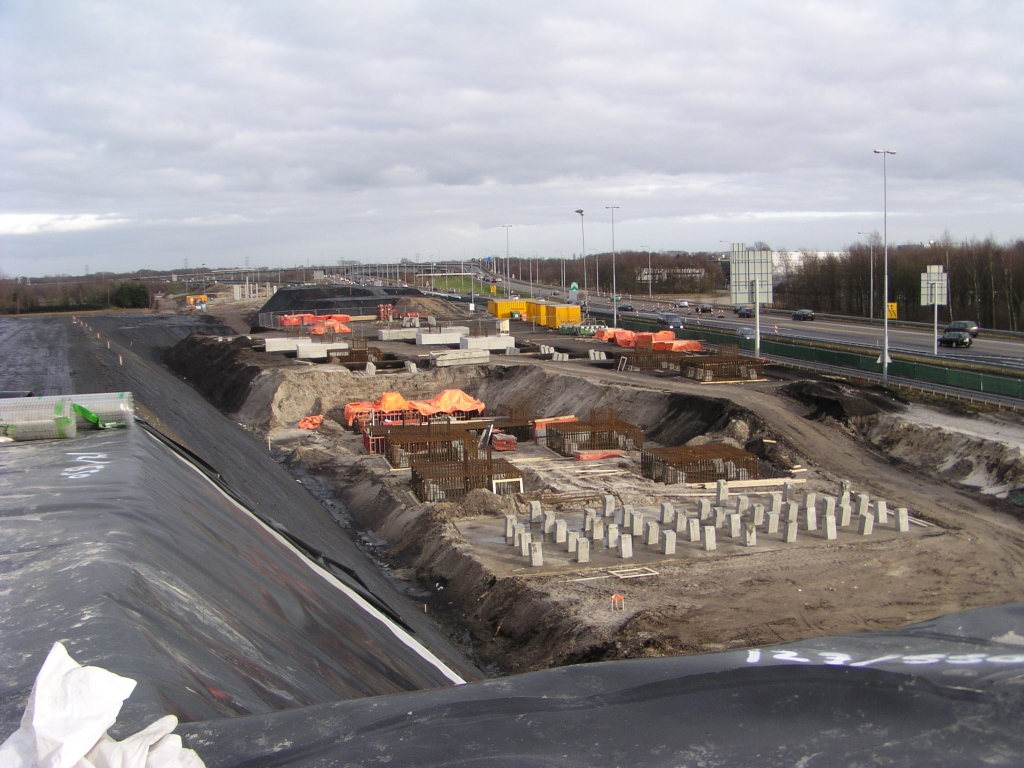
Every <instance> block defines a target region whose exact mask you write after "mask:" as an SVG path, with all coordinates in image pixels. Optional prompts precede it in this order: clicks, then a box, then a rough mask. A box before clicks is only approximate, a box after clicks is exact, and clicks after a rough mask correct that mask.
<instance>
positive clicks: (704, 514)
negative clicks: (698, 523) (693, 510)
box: [697, 499, 711, 521]
mask: <svg viewBox="0 0 1024 768" xmlns="http://www.w3.org/2000/svg"><path fill="white" fill-rule="evenodd" d="M697 517H698V519H700V520H702V521H703V520H707V519H708V518H709V517H711V499H698V500H697Z"/></svg>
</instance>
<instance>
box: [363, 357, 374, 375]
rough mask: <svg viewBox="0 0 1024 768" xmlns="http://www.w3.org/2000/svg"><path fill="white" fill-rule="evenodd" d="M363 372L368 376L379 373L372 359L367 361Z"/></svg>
mask: <svg viewBox="0 0 1024 768" xmlns="http://www.w3.org/2000/svg"><path fill="white" fill-rule="evenodd" d="M363 373H365V374H366V375H367V376H376V375H377V366H376V365H374V364H373V363H371V362H370V361H367V362H366V370H364V371H363Z"/></svg>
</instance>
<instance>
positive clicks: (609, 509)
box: [601, 496, 615, 517]
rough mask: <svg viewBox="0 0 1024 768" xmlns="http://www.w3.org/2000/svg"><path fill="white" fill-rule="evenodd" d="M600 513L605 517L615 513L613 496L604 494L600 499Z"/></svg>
mask: <svg viewBox="0 0 1024 768" xmlns="http://www.w3.org/2000/svg"><path fill="white" fill-rule="evenodd" d="M601 513H602V514H603V515H604V516H605V517H611V516H612V515H614V514H615V497H614V496H605V497H604V498H603V499H601Z"/></svg>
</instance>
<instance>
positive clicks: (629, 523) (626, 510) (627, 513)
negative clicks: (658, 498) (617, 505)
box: [622, 504, 640, 533]
mask: <svg viewBox="0 0 1024 768" xmlns="http://www.w3.org/2000/svg"><path fill="white" fill-rule="evenodd" d="M634 514H635V510H634V509H633V505H632V504H623V505H622V526H623V528H624V529H626V530H629V531H630V532H632V533H640V531H634V530H633V515H634Z"/></svg>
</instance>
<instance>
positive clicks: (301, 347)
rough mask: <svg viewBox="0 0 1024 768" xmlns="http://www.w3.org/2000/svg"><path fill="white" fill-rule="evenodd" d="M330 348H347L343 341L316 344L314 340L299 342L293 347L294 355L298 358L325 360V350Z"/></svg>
mask: <svg viewBox="0 0 1024 768" xmlns="http://www.w3.org/2000/svg"><path fill="white" fill-rule="evenodd" d="M330 349H348V344H345V343H344V342H337V343H336V344H318V343H317V342H315V341H309V342H300V343H299V344H298V345H297V346H296V347H295V357H297V358H298V359H299V360H326V359H327V351H328V350H330Z"/></svg>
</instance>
